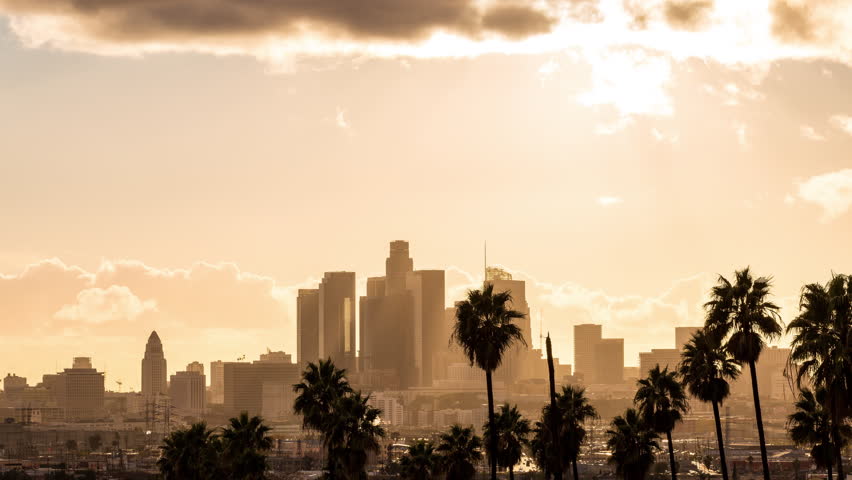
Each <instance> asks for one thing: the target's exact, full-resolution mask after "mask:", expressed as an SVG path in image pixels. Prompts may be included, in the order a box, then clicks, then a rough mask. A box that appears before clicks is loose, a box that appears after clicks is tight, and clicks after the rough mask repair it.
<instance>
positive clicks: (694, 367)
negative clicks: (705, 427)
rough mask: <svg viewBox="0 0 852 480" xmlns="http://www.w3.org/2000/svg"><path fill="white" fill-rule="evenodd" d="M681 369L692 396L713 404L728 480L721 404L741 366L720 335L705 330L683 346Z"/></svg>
mask: <svg viewBox="0 0 852 480" xmlns="http://www.w3.org/2000/svg"><path fill="white" fill-rule="evenodd" d="M678 368H679V373H680V377H681V380H682V381H683V383H684V385H685V386H686V388H687V390H688V391H689V393H690V395H692V396H693V397H695V398H697V399H698V400H701V401H702V402H710V403H711V404H712V405H713V419H714V420H715V422H716V442H717V444H718V445H719V462H720V464H721V467H722V480H728V464H727V461H726V460H725V442H724V439H723V437H722V419H721V417H720V416H719V405H721V404H722V402H724V401H725V399H726V398H728V395H730V393H731V386H730V384H729V383H728V382H729V381H733V380H735V379H736V378H737V377H738V376H739V374H740V365H739V363H737V361H736V360H734V359H733V357H731V354H730V353H729V352H728V349H727V348H725V346H724V345H722V343H721V341H720V339H719V337H718V336H715V335H712V334H710V333H708V332H707V331H706V330H704V329H702V330H699V331H698V332H696V333H695V334H694V335H693V336H692V338H691V339H690V340H689V342H688V343H687V344H686V345H685V346H684V347H683V352H682V353H681V362H680V365H679V367H678Z"/></svg>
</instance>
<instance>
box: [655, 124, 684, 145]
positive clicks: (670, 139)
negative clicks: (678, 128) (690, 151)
mask: <svg viewBox="0 0 852 480" xmlns="http://www.w3.org/2000/svg"><path fill="white" fill-rule="evenodd" d="M651 136H652V137H654V140H656V141H657V142H659V143H668V144H669V145H675V144H677V143H678V141H679V140H680V136H679V135H677V134H666V133H663V132H661V131H660V130H659V129H658V128H656V127H654V128H652V129H651Z"/></svg>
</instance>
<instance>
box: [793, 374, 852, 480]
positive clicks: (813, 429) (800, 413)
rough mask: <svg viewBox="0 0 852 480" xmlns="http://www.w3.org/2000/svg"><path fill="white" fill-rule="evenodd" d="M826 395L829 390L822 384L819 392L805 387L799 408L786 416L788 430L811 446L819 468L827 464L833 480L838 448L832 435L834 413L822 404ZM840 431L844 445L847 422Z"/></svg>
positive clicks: (826, 468) (798, 402)
mask: <svg viewBox="0 0 852 480" xmlns="http://www.w3.org/2000/svg"><path fill="white" fill-rule="evenodd" d="M825 397H826V391H825V389H823V388H819V389H818V390H817V391H816V392H813V391H811V390H810V389H807V388H805V389H802V390H801V392H800V393H799V398H798V400H796V411H795V412H794V413H792V414H790V415H789V416H788V417H787V430H788V432H789V434H790V439H792V440H793V442H795V443H796V445H808V446H810V447H811V459H812V460H813V461H814V464H815V465H816V466H817V468H824V469H825V470H826V473H827V474H828V480H831V479H832V476H831V473H832V472H831V470H832V468H831V466H832V464H833V463H834V462H835V454H836V451H835V448H834V443H833V439H832V429H831V417H830V414H829V412H828V411H827V410H826V409H825V407H823V405H825V401H826V398H825ZM840 431H841V432H842V433H841V442H842V443H841V448H842V447H843V443H845V441H846V440H847V439H848V438H849V436H850V433H851V432H850V428H849V426H848V425H845V428H842V429H841V430H840Z"/></svg>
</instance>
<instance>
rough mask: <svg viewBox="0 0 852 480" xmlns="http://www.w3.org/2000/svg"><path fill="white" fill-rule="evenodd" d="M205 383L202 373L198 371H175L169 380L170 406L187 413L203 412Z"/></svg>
mask: <svg viewBox="0 0 852 480" xmlns="http://www.w3.org/2000/svg"><path fill="white" fill-rule="evenodd" d="M206 383H207V380H206V378H205V377H204V374H203V373H199V372H198V371H189V370H187V371H185V372H176V373H175V374H174V375H172V376H171V380H170V381H169V396H170V397H171V400H172V406H173V407H175V408H176V409H177V410H178V411H179V412H181V413H184V414H188V415H199V414H201V413H202V412H204V407H205V406H206V395H205V393H206V392H205V390H206V388H205V384H206Z"/></svg>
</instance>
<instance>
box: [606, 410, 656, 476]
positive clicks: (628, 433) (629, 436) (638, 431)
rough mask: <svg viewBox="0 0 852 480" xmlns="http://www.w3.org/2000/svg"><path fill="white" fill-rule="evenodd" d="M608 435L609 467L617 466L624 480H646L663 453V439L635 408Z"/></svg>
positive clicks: (611, 427)
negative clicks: (661, 448)
mask: <svg viewBox="0 0 852 480" xmlns="http://www.w3.org/2000/svg"><path fill="white" fill-rule="evenodd" d="M606 434H607V436H608V437H609V438H608V439H607V442H606V444H607V447H609V450H610V453H611V456H610V457H609V463H611V464H614V465H615V473H616V475H621V476H622V478H623V479H624V480H645V478H646V477H647V475H648V471H649V470H650V469H651V466H653V465H654V458H655V456H656V451H657V450H659V449H660V445H659V444H658V443H657V439H658V438H659V435H657V433H656V432H655V431H654V430H652V429H651V427H650V426H649V425H647V424H646V423H645V421H644V420H643V419H642V417H641V416H640V415H639V413H638V412H637V411H636V410H634V409H632V408H628V409H627V411H625V412H624V415H619V416H617V417H615V418H614V419H613V421H612V423H611V424H610V428H609V430H607V431H606Z"/></svg>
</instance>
